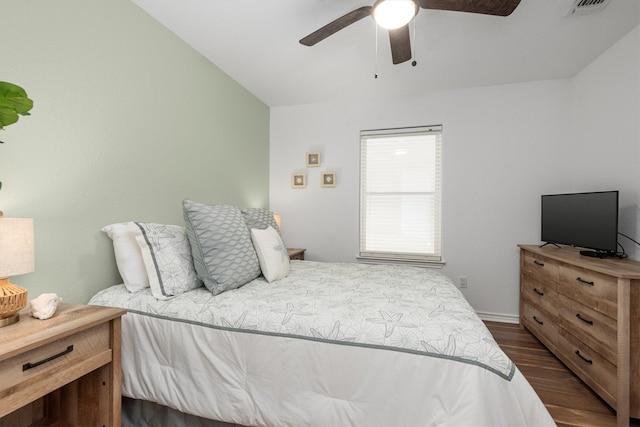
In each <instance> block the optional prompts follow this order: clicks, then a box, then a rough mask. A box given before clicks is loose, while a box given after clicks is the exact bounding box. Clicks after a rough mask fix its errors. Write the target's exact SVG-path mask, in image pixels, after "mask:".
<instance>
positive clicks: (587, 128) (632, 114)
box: [568, 27, 640, 259]
mask: <svg viewBox="0 0 640 427" xmlns="http://www.w3.org/2000/svg"><path fill="white" fill-rule="evenodd" d="M572 98H573V103H572V107H571V111H572V125H573V129H572V133H573V135H574V137H573V138H572V139H571V144H570V146H569V150H568V156H569V157H570V158H571V166H572V167H571V179H572V185H573V187H575V188H576V189H577V190H586V189H595V190H608V189H615V190H620V223H619V226H618V230H619V231H620V232H621V233H623V234H625V235H627V236H630V237H632V238H634V239H635V240H636V241H640V166H639V165H640V163H639V162H638V159H640V27H636V28H635V29H634V30H633V31H631V32H630V33H629V34H627V35H626V36H625V37H624V38H622V39H621V40H620V41H619V42H618V43H616V44H615V45H614V46H613V47H611V48H610V49H609V50H607V51H606V52H604V53H603V54H602V55H601V56H600V57H599V58H597V59H596V60H595V61H594V62H592V63H591V64H590V65H588V66H587V67H585V68H584V69H583V70H582V71H581V72H580V73H579V74H578V75H577V76H575V77H574V78H573V79H572ZM618 241H619V243H620V244H622V245H623V246H624V248H625V250H626V251H627V253H628V254H629V255H630V257H632V258H635V259H640V247H638V245H635V244H634V243H633V242H631V241H630V240H628V239H625V238H624V237H620V238H619V239H618Z"/></svg>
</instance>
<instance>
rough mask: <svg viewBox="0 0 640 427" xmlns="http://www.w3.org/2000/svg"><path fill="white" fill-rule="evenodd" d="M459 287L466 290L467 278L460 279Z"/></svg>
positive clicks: (461, 277)
mask: <svg viewBox="0 0 640 427" xmlns="http://www.w3.org/2000/svg"><path fill="white" fill-rule="evenodd" d="M458 287H459V288H466V287H467V276H460V277H458Z"/></svg>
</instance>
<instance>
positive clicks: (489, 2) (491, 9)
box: [417, 0, 520, 16]
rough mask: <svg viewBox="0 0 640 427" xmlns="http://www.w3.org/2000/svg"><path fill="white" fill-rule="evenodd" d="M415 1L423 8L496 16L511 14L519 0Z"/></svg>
mask: <svg viewBox="0 0 640 427" xmlns="http://www.w3.org/2000/svg"><path fill="white" fill-rule="evenodd" d="M417 2H418V5H419V6H420V7H422V8H424V9H440V10H453V11H456V12H469V13H482V14H485V15H497V16H508V15H511V13H512V12H513V11H514V10H515V8H516V7H518V4H520V0H417Z"/></svg>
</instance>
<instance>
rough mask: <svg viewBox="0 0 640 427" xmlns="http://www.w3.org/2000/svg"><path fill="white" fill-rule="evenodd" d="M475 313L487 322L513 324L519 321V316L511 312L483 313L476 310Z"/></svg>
mask: <svg viewBox="0 0 640 427" xmlns="http://www.w3.org/2000/svg"><path fill="white" fill-rule="evenodd" d="M477 314H478V317H480V319H482V320H486V321H489V322H500V323H512V324H515V325H517V324H518V323H520V318H519V317H518V316H515V315H513V314H500V313H485V312H482V311H478V312H477Z"/></svg>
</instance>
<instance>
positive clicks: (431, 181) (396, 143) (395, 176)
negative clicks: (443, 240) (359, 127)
mask: <svg viewBox="0 0 640 427" xmlns="http://www.w3.org/2000/svg"><path fill="white" fill-rule="evenodd" d="M441 146H442V126H431V127H420V128H405V129H386V130H372V131H362V132H360V257H359V258H358V259H359V260H360V261H365V262H366V261H390V262H398V261H400V262H409V263H415V262H417V263H434V264H442V257H441V251H440V193H441V185H440V181H441V180H440V176H441Z"/></svg>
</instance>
